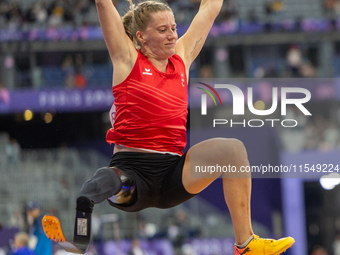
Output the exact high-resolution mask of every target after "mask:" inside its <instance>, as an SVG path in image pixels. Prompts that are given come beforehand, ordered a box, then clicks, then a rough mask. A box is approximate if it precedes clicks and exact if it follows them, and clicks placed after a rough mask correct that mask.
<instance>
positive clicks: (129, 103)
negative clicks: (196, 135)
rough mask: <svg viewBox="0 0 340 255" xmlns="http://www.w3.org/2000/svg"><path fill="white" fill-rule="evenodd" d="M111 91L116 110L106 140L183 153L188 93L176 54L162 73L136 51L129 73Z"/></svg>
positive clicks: (134, 146) (130, 145) (183, 69)
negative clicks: (134, 60) (134, 61)
mask: <svg viewBox="0 0 340 255" xmlns="http://www.w3.org/2000/svg"><path fill="white" fill-rule="evenodd" d="M112 92H113V96H114V98H115V99H114V106H115V108H116V112H115V116H114V121H113V128H111V129H109V130H108V132H107V135H106V141H107V142H108V143H110V144H112V143H114V144H119V145H124V146H127V147H131V148H140V149H147V150H154V151H158V152H163V153H165V152H170V153H176V154H179V155H182V154H183V152H182V151H183V149H184V147H185V146H186V122H187V114H188V110H187V106H188V92H187V77H186V72H185V66H184V62H183V60H182V59H181V58H180V57H179V56H178V55H176V54H175V55H173V56H172V57H170V58H169V64H168V66H167V72H166V73H163V72H160V71H159V70H158V69H156V68H155V67H154V66H153V64H152V63H151V62H150V61H149V60H148V59H147V58H146V57H145V56H144V55H143V54H142V53H141V52H140V51H139V50H138V57H137V60H136V63H135V65H134V67H133V69H132V71H131V73H130V74H129V76H128V77H127V78H126V79H125V80H124V81H123V82H122V83H120V84H118V85H116V86H114V87H113V88H112ZM114 106H113V108H114Z"/></svg>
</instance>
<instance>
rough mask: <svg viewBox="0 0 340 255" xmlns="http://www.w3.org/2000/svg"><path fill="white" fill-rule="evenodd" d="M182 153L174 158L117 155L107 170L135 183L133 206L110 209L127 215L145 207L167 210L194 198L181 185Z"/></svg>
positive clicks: (139, 154) (118, 206)
mask: <svg viewBox="0 0 340 255" xmlns="http://www.w3.org/2000/svg"><path fill="white" fill-rule="evenodd" d="M185 157H186V153H185V154H184V155H183V156H175V155H170V154H160V153H143V152H118V153H115V154H114V155H113V156H112V159H111V162H110V167H116V168H119V169H120V170H122V171H124V173H125V174H126V176H128V177H129V178H131V179H132V180H133V181H134V182H135V183H136V188H137V197H138V199H137V202H136V203H135V204H133V205H129V206H124V205H118V204H114V203H112V202H110V201H109V202H110V205H112V206H114V207H116V208H118V209H121V210H123V211H127V212H137V211H140V210H142V209H145V208H148V207H157V208H162V209H165V208H170V207H174V206H176V205H179V204H181V203H183V202H185V201H187V200H188V199H190V198H192V197H194V196H195V194H190V193H188V192H187V191H186V190H185V188H184V186H183V183H182V171H183V165H184V161H185Z"/></svg>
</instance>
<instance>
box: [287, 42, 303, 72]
mask: <svg viewBox="0 0 340 255" xmlns="http://www.w3.org/2000/svg"><path fill="white" fill-rule="evenodd" d="M286 59H287V64H288V67H289V69H290V72H291V76H292V77H299V76H300V75H299V69H300V67H301V65H302V53H301V50H300V48H299V46H298V45H296V44H293V45H291V47H290V48H289V50H288V52H287V56H286Z"/></svg>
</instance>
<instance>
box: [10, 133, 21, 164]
mask: <svg viewBox="0 0 340 255" xmlns="http://www.w3.org/2000/svg"><path fill="white" fill-rule="evenodd" d="M20 150H21V148H20V145H19V144H18V142H17V140H15V139H14V138H12V139H11V140H10V142H9V144H7V146H6V155H7V161H8V163H9V164H11V165H17V164H18V163H19V159H20Z"/></svg>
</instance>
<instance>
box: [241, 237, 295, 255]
mask: <svg viewBox="0 0 340 255" xmlns="http://www.w3.org/2000/svg"><path fill="white" fill-rule="evenodd" d="M294 243H295V240H294V238H292V237H290V236H289V237H285V238H281V239H278V240H275V239H266V238H260V237H259V236H257V235H254V238H253V239H252V240H251V241H250V242H249V243H248V245H247V246H246V247H244V248H238V247H237V246H236V245H235V246H234V254H235V255H278V254H281V253H282V252H284V251H286V250H287V249H288V248H289V247H291V246H292V245H293V244H294Z"/></svg>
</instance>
